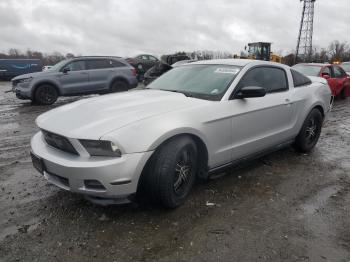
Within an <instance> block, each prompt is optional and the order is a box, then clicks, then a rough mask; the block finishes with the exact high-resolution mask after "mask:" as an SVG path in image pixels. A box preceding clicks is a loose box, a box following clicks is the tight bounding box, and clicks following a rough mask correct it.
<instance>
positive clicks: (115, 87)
mask: <svg viewBox="0 0 350 262" xmlns="http://www.w3.org/2000/svg"><path fill="white" fill-rule="evenodd" d="M128 90H129V85H128V83H127V82H125V81H124V80H115V81H114V82H113V83H112V85H111V88H110V92H111V93H115V92H123V91H128Z"/></svg>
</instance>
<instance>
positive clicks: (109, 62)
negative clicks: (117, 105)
mask: <svg viewBox="0 0 350 262" xmlns="http://www.w3.org/2000/svg"><path fill="white" fill-rule="evenodd" d="M11 81H12V91H13V92H14V93H16V96H17V98H19V99H30V100H32V101H33V102H35V103H38V104H43V105H51V104H53V103H54V102H55V101H56V100H57V98H58V97H59V96H73V95H85V94H94V93H95V94H96V93H97V94H100V93H108V92H119V91H126V90H128V89H130V88H134V87H136V86H137V79H136V71H135V68H134V67H132V66H131V65H130V64H128V63H127V62H126V61H124V60H123V59H121V58H117V57H91V56H90V57H77V58H73V59H67V60H64V61H61V62H59V63H58V64H56V65H54V66H53V67H51V68H50V69H48V70H46V71H44V72H38V73H32V74H25V75H20V76H17V77H15V78H13V79H12V80H11Z"/></svg>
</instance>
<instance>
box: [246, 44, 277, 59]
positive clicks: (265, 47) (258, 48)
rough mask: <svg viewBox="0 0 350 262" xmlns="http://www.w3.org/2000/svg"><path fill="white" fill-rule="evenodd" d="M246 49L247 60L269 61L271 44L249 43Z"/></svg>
mask: <svg viewBox="0 0 350 262" xmlns="http://www.w3.org/2000/svg"><path fill="white" fill-rule="evenodd" d="M248 47H249V49H248V54H249V55H248V58H250V59H255V60H263V61H270V54H271V43H266V42H256V43H249V44H248Z"/></svg>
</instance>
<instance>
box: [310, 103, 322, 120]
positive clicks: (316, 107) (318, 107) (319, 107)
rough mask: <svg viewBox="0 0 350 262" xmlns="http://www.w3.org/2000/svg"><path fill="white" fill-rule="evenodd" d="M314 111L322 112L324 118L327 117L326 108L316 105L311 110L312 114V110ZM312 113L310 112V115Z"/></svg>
mask: <svg viewBox="0 0 350 262" xmlns="http://www.w3.org/2000/svg"><path fill="white" fill-rule="evenodd" d="M314 109H318V110H320V112H321V114H322V116H323V117H325V112H324V108H323V107H322V106H321V105H315V106H314V107H313V108H312V109H311V110H310V112H311V111H312V110H314ZM310 112H309V113H310Z"/></svg>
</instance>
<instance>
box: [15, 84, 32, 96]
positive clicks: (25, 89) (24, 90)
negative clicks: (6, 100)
mask: <svg viewBox="0 0 350 262" xmlns="http://www.w3.org/2000/svg"><path fill="white" fill-rule="evenodd" d="M12 92H14V93H15V94H16V97H17V98H19V99H31V98H32V89H31V88H30V83H18V84H16V85H15V86H12Z"/></svg>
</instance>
